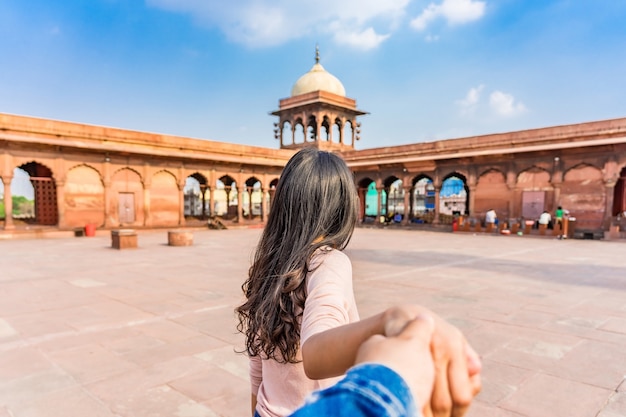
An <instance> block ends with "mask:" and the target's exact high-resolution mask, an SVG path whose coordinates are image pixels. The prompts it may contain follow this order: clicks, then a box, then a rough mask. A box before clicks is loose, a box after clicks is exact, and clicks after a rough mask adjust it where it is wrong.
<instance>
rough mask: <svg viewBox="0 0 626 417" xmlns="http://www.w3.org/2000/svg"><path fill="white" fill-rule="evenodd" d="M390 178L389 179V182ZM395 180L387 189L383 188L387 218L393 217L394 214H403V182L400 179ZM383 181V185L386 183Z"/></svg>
mask: <svg viewBox="0 0 626 417" xmlns="http://www.w3.org/2000/svg"><path fill="white" fill-rule="evenodd" d="M390 178H392V177H389V178H388V179H387V180H389V179H390ZM393 178H396V179H395V180H394V181H393V182H391V183H390V184H389V187H385V192H387V193H388V194H387V201H386V203H387V204H386V213H387V215H389V216H395V215H396V214H404V187H403V186H402V185H403V181H402V180H401V179H400V178H397V177H393ZM387 180H385V184H386V183H387Z"/></svg>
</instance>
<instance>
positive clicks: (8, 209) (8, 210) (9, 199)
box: [2, 177, 15, 230]
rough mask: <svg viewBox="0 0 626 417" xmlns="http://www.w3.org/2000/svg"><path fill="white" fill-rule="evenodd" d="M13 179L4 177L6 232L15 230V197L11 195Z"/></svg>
mask: <svg viewBox="0 0 626 417" xmlns="http://www.w3.org/2000/svg"><path fill="white" fill-rule="evenodd" d="M12 180H13V177H2V184H4V230H10V229H14V228H15V225H14V224H13V195H12V194H11V181H12Z"/></svg>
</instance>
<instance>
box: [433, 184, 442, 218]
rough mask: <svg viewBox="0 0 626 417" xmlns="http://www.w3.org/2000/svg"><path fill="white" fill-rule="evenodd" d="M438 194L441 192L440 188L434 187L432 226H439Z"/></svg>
mask: <svg viewBox="0 0 626 417" xmlns="http://www.w3.org/2000/svg"><path fill="white" fill-rule="evenodd" d="M433 185H434V184H433ZM440 192H441V186H435V217H434V218H433V224H439V193H440Z"/></svg>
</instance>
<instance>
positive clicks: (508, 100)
mask: <svg viewBox="0 0 626 417" xmlns="http://www.w3.org/2000/svg"><path fill="white" fill-rule="evenodd" d="M489 105H490V106H491V108H492V110H493V111H495V112H496V114H499V115H500V116H507V117H508V116H515V115H518V114H521V113H524V112H525V111H526V106H524V103H521V102H515V98H514V97H513V96H512V95H511V94H506V93H503V92H502V91H494V92H493V93H491V95H490V96H489Z"/></svg>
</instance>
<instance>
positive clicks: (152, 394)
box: [0, 229, 626, 417]
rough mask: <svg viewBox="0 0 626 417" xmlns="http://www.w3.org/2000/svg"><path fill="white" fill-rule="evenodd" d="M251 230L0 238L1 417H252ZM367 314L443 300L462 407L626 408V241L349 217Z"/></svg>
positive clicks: (500, 412) (557, 414)
mask: <svg viewBox="0 0 626 417" xmlns="http://www.w3.org/2000/svg"><path fill="white" fill-rule="evenodd" d="M259 235H260V230H259V229H253V230H250V229H248V230H246V229H240V230H221V231H215V230H206V231H196V232H194V240H195V242H194V245H193V246H189V247H169V246H167V245H166V243H167V232H166V231H145V232H140V234H139V248H138V249H132V250H123V251H118V250H114V249H111V248H110V246H111V239H110V236H108V235H103V234H100V233H99V234H98V235H97V236H96V237H93V238H87V237H80V238H74V237H71V238H56V239H27V240H22V239H20V240H0V271H1V272H0V417H9V416H10V417H47V416H50V417H52V416H54V417H57V416H59V417H60V416H63V417H84V416H90V417H110V416H120V417H122V416H123V417H130V416H133V417H156V416H167V417H170V416H175V417H176V416H177V417H208V416H246V415H249V388H248V383H247V360H246V358H245V357H243V356H241V355H238V354H236V353H235V350H236V349H237V347H240V346H241V344H242V337H241V336H240V335H238V334H237V333H236V332H235V330H234V329H235V321H234V314H233V308H234V306H235V305H236V304H237V303H238V302H239V301H240V300H241V290H240V285H241V283H242V281H243V279H244V276H245V274H246V271H247V268H248V266H249V264H250V259H251V251H252V249H253V247H254V245H255V243H256V241H257V239H258V237H259ZM347 253H348V254H349V256H350V257H351V259H352V262H353V267H354V276H355V291H356V296H357V302H358V304H359V307H360V312H361V315H362V316H363V317H365V316H368V315H370V314H373V313H375V312H377V311H379V310H380V309H382V308H384V307H386V306H388V305H391V304H393V303H406V302H415V303H421V304H424V305H427V306H429V307H431V308H432V309H434V310H435V311H437V312H439V313H440V314H441V315H442V316H444V317H446V318H447V319H449V320H450V321H452V322H453V323H455V324H456V325H457V326H459V327H460V328H461V329H462V330H463V331H464V332H465V333H466V334H467V337H468V339H469V340H470V342H471V343H472V344H473V345H474V346H475V348H476V349H477V350H478V351H479V353H480V354H481V356H482V358H483V362H484V372H483V380H484V389H483V391H482V392H481V394H480V395H479V396H478V397H477V400H476V401H475V403H474V405H473V406H472V408H471V410H470V412H469V413H468V414H469V415H470V416H474V417H477V416H493V417H504V416H507V417H513V416H518V417H519V416H529V417H530V416H533V417H550V416H554V417H564V416H567V417H618V416H624V415H626V383H624V378H625V375H626V243H624V242H603V241H591V240H565V241H560V240H554V239H528V238H519V237H517V236H484V235H483V236H480V235H479V236H475V235H472V234H463V235H459V234H450V233H433V232H416V231H407V230H381V229H358V230H357V231H356V232H355V236H354V238H353V241H352V242H351V244H350V246H349V249H348V250H347Z"/></svg>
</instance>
